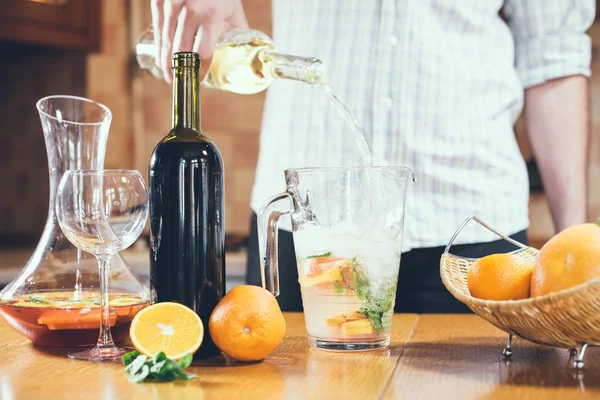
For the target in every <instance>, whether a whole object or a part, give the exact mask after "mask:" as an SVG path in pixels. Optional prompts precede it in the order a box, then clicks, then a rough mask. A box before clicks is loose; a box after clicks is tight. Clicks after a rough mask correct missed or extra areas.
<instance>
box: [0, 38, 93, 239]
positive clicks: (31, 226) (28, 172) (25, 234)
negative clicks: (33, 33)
mask: <svg viewBox="0 0 600 400" xmlns="http://www.w3.org/2000/svg"><path fill="white" fill-rule="evenodd" d="M0 54H4V55H10V56H9V57H6V58H3V60H2V62H1V63H0V87H1V88H2V96H0V121H1V124H2V131H1V132H0V182H1V183H2V195H1V196H0V245H14V244H21V243H37V241H38V240H39V236H40V234H41V233H42V230H43V228H44V223H45V222H46V216H47V215H48V197H49V196H48V193H49V186H48V163H47V161H46V160H47V158H46V145H45V143H44V135H43V133H42V126H41V124H40V117H39V115H38V112H37V109H36V107H35V103H36V102H37V101H38V100H39V99H40V98H42V97H44V96H48V95H51V94H71V95H79V96H83V95H85V55H84V54H83V53H76V52H69V51H61V50H56V49H49V48H41V47H33V46H29V45H1V46H0Z"/></svg>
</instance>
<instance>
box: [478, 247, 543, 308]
mask: <svg viewBox="0 0 600 400" xmlns="http://www.w3.org/2000/svg"><path fill="white" fill-rule="evenodd" d="M532 270H533V263H531V262H529V261H527V260H526V259H524V258H523V257H520V256H518V255H516V254H491V255H489V256H486V257H482V258H480V259H478V260H477V261H475V262H474V263H473V265H472V266H471V268H469V272H468V276H467V282H468V285H469V292H470V293H471V296H473V297H477V298H479V299H484V300H521V299H526V298H528V297H529V286H530V282H531V271H532Z"/></svg>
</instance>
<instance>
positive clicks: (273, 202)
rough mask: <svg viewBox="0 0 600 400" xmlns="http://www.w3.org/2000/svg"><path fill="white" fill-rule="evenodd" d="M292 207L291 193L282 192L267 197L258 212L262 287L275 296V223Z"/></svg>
mask: <svg viewBox="0 0 600 400" xmlns="http://www.w3.org/2000/svg"><path fill="white" fill-rule="evenodd" d="M286 200H287V201H286ZM293 209H294V203H293V200H292V196H291V194H290V193H288V192H283V193H280V194H278V195H276V196H273V197H271V198H270V199H268V200H267V202H266V203H265V204H264V205H263V206H262V208H261V210H260V211H259V212H258V218H257V225H258V226H257V228H258V249H259V253H260V273H261V280H262V287H263V288H264V289H267V290H268V291H269V292H271V293H273V296H275V297H277V296H278V295H279V265H278V262H277V257H278V255H279V251H278V248H277V236H278V235H277V225H278V223H279V219H280V218H281V217H282V216H284V215H286V214H289V213H290V212H292V210H293Z"/></svg>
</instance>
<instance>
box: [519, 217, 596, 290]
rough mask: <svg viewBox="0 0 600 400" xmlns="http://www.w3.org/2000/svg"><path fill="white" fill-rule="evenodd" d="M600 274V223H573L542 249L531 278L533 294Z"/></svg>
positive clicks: (578, 282) (558, 288) (585, 280)
mask: <svg viewBox="0 0 600 400" xmlns="http://www.w3.org/2000/svg"><path fill="white" fill-rule="evenodd" d="M598 276H600V225H598V223H593V224H592V223H589V224H581V225H577V226H573V227H570V228H567V229H565V230H564V231H562V232H560V233H558V234H556V235H555V236H554V237H553V238H552V239H550V240H549V241H548V242H547V243H546V244H545V245H544V246H543V247H542V248H541V249H540V252H539V254H538V256H537V259H536V262H535V268H534V270H533V275H532V277H531V296H532V297H533V296H543V295H545V294H548V293H553V292H558V291H561V290H565V289H568V288H570V287H573V286H576V285H579V284H581V283H584V282H587V281H589V280H590V279H593V278H596V277H598Z"/></svg>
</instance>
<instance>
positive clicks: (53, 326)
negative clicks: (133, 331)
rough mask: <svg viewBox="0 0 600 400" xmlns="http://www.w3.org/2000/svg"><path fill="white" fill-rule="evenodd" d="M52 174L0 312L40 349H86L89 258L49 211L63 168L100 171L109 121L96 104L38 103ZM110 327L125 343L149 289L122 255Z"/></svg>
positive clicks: (95, 300)
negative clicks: (37, 231) (34, 231)
mask: <svg viewBox="0 0 600 400" xmlns="http://www.w3.org/2000/svg"><path fill="white" fill-rule="evenodd" d="M37 109H38V112H39V115H40V119H41V123H42V129H43V132H44V139H45V142H46V151H47V155H48V168H49V173H50V204H49V208H48V218H47V220H46V225H45V228H44V231H43V233H42V236H41V239H40V241H39V243H38V245H37V247H36V249H35V251H34V252H33V254H32V256H31V258H30V259H29V261H28V262H27V264H26V265H25V267H24V268H23V270H22V271H21V273H20V274H19V275H18V276H17V277H16V278H15V279H14V280H13V281H12V282H11V283H10V284H8V285H7V286H6V287H5V288H4V289H3V290H2V292H0V313H1V314H2V316H3V317H4V318H5V320H6V321H7V322H8V324H9V325H11V326H12V327H13V328H15V329H16V330H17V331H18V332H19V333H21V334H22V335H24V336H25V337H27V338H28V339H30V340H31V341H32V342H34V343H36V344H39V345H49V346H91V345H94V344H95V343H96V341H97V340H98V332H99V326H100V307H99V305H100V296H99V276H98V266H97V263H96V259H95V257H94V256H93V255H91V254H89V253H86V252H83V251H81V250H79V249H77V248H76V247H75V246H74V245H73V244H71V242H69V240H67V238H66V237H65V236H64V235H63V233H62V231H61V229H60V227H59V225H58V221H57V218H56V214H55V202H56V190H57V188H58V184H59V182H60V179H61V177H62V175H63V174H64V173H65V171H67V170H75V169H102V168H103V166H104V154H105V151H106V142H107V139H108V132H109V128H110V123H111V119H112V113H111V112H110V110H109V109H108V108H107V107H106V106H104V105H101V104H99V103H96V102H93V101H91V100H88V99H85V98H80V97H73V96H50V97H45V98H43V99H41V100H39V101H38V102H37ZM109 291H110V295H109V299H110V301H109V304H110V306H111V318H110V322H111V327H112V332H113V337H114V339H115V341H119V340H121V339H123V338H125V337H126V336H127V334H128V330H129V325H130V323H131V320H132V319H133V316H134V315H135V314H136V313H137V312H138V311H139V310H141V309H142V308H143V307H145V306H146V305H147V304H148V301H149V293H148V289H147V287H146V286H145V285H144V284H142V283H141V282H140V281H138V279H137V278H136V277H135V276H134V275H133V274H132V272H131V271H130V269H129V267H128V265H127V264H126V263H125V261H124V260H123V258H122V257H121V256H120V255H119V254H116V255H115V256H114V257H113V258H112V260H111V272H110V276H109Z"/></svg>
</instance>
